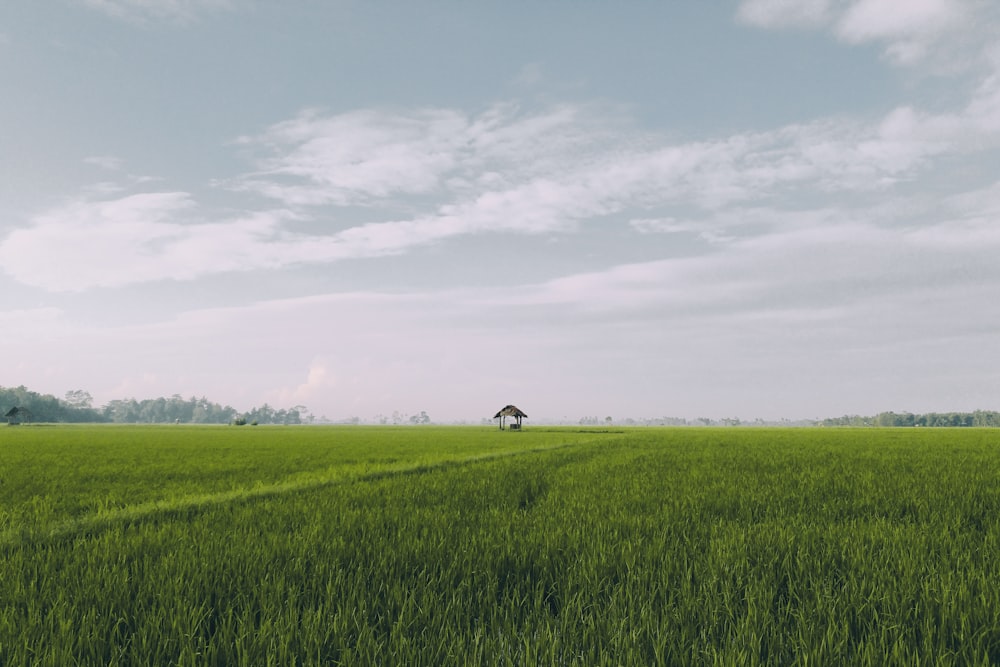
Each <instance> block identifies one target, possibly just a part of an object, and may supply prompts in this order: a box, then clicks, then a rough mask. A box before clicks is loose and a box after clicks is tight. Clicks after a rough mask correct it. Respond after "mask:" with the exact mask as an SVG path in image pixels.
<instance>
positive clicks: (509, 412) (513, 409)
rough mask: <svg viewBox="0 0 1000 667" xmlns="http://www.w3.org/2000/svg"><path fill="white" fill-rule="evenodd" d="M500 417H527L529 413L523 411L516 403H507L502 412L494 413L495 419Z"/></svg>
mask: <svg viewBox="0 0 1000 667" xmlns="http://www.w3.org/2000/svg"><path fill="white" fill-rule="evenodd" d="M500 417H521V418H525V419H526V418H527V417H528V415H526V414H524V413H523V412H521V409H520V408H518V407H517V406H516V405H506V406H504V408H503V409H502V410H500V412H498V413H496V414H495V415H493V419H499V418H500Z"/></svg>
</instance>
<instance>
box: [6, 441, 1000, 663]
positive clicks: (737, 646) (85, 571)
mask: <svg viewBox="0 0 1000 667" xmlns="http://www.w3.org/2000/svg"><path fill="white" fill-rule="evenodd" d="M998 556H1000V431H994V430H985V429H984V430H977V429H963V430H919V429H908V430H871V429H868V430H821V429H809V430H793V429H787V430H780V429H761V430H757V429H638V430H633V431H625V432H619V433H605V432H596V431H595V432H580V431H576V430H570V429H565V430H559V429H552V430H543V429H528V430H526V431H525V432H523V433H519V434H517V433H497V432H495V431H493V430H487V429H479V428H455V427H453V428H432V427H410V428H399V429H394V428H381V427H379V428H306V427H299V428H270V427H268V428H263V427H260V428H257V429H252V428H250V427H244V428H226V427H214V428H194V427H178V426H171V427H37V428H35V427H31V428H28V427H25V428H17V429H3V430H2V431H0V568H2V570H0V571H2V572H3V576H2V578H0V664H3V665H71V664H82V665H335V664H344V665H364V664H385V665H397V664H398V665H404V664H405V665H442V664H455V665H466V664H468V665H505V664H509V665H652V664H699V665H700V664H707V665H713V664H719V665H729V664H738V665H755V664H780V665H785V664H802V665H807V664H817V665H832V664H862V665H864V664H868V665H883V664H900V665H921V664H927V665H931V664H933V665H978V664H982V665H988V664H997V663H1000V588H998V586H997V582H1000V559H998Z"/></svg>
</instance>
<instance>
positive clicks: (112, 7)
mask: <svg viewBox="0 0 1000 667" xmlns="http://www.w3.org/2000/svg"><path fill="white" fill-rule="evenodd" d="M79 1H81V2H82V3H83V4H84V5H85V6H87V7H90V8H91V9H94V10H97V11H100V12H103V13H105V14H107V15H108V16H111V17H113V18H116V19H124V20H128V21H137V22H148V21H170V22H181V23H184V22H190V21H193V20H195V19H197V18H199V17H200V16H202V15H204V14H206V13H208V12H214V11H219V10H228V9H232V8H233V0H79Z"/></svg>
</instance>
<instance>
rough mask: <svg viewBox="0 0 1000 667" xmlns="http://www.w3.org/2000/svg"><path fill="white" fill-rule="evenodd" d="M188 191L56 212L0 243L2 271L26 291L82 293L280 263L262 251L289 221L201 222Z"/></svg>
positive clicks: (263, 216) (269, 215)
mask: <svg viewBox="0 0 1000 667" xmlns="http://www.w3.org/2000/svg"><path fill="white" fill-rule="evenodd" d="M196 213H197V211H196V205H195V202H194V201H193V200H192V199H191V197H190V195H189V194H188V193H184V192H160V193H143V194H135V195H129V196H126V197H122V198H119V199H110V200H102V201H86V200H83V201H76V202H73V203H71V204H68V205H65V206H63V207H60V208H57V209H53V210H50V211H48V212H46V213H43V214H42V215H39V216H37V217H36V218H34V219H33V220H32V225H31V226H30V227H27V228H22V229H16V230H14V231H13V232H11V233H10V234H9V235H8V236H7V237H6V238H5V239H4V240H3V242H2V243H0V267H2V268H3V271H4V272H5V273H7V274H8V275H9V276H11V277H12V278H14V279H15V280H18V281H20V282H22V283H24V284H27V285H33V286H37V287H41V288H43V289H48V290H52V291H71V292H72V291H81V290H85V289H88V288H91V287H116V286H120V285H125V284H129V283H136V282H146V281H150V280H162V279H175V280H189V279H192V278H195V277H197V276H199V275H204V274H205V273H212V272H218V271H235V270H242V269H247V268H261V267H270V266H277V265H280V263H281V261H280V258H276V257H274V255H273V254H272V253H269V252H267V248H265V247H263V243H264V241H266V240H267V239H270V238H271V237H273V236H274V235H275V234H277V233H278V231H279V223H280V222H281V221H283V220H285V219H286V218H287V217H288V215H287V214H285V213H282V212H262V213H253V214H248V215H246V216H244V217H242V218H238V219H235V220H229V221H226V222H212V223H205V222H199V221H198V220H197V218H196V216H195V214H196Z"/></svg>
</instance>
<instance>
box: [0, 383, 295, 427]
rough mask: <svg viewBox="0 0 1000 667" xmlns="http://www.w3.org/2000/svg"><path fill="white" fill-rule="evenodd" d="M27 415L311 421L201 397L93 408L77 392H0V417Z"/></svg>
mask: <svg viewBox="0 0 1000 667" xmlns="http://www.w3.org/2000/svg"><path fill="white" fill-rule="evenodd" d="M14 407H16V408H20V409H22V410H27V413H28V414H29V415H30V421H33V422H63V423H95V422H96V423H114V424H167V423H177V422H180V423H184V424H231V423H235V422H237V421H242V422H243V423H250V424H302V423H306V422H309V421H312V415H310V414H309V412H308V410H307V409H306V407H305V406H303V405H296V406H295V407H292V408H287V409H286V408H274V407H272V406H270V405H268V404H267V403H265V404H264V405H262V406H260V407H254V408H252V409H251V410H250V411H249V412H240V411H239V410H237V409H236V408H233V407H232V406H229V405H220V404H219V403H214V402H212V401H210V400H208V399H207V398H204V397H202V398H197V397H194V396H192V397H191V398H182V397H181V396H180V395H178V394H174V395H173V396H171V397H169V398H164V397H160V398H148V399H143V400H136V399H134V398H126V399H121V400H113V401H110V402H108V403H107V405H104V406H101V407H94V405H93V399H92V398H91V396H90V394H89V393H88V392H86V391H83V390H81V389H76V390H73V391H68V392H66V396H65V397H64V398H62V399H59V398H56V397H55V396H52V395H51V394H40V393H38V392H34V391H31V390H29V389H27V388H26V387H24V386H20V387H12V388H7V387H0V414H6V413H7V412H8V411H9V410H10V409H11V408H14Z"/></svg>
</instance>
